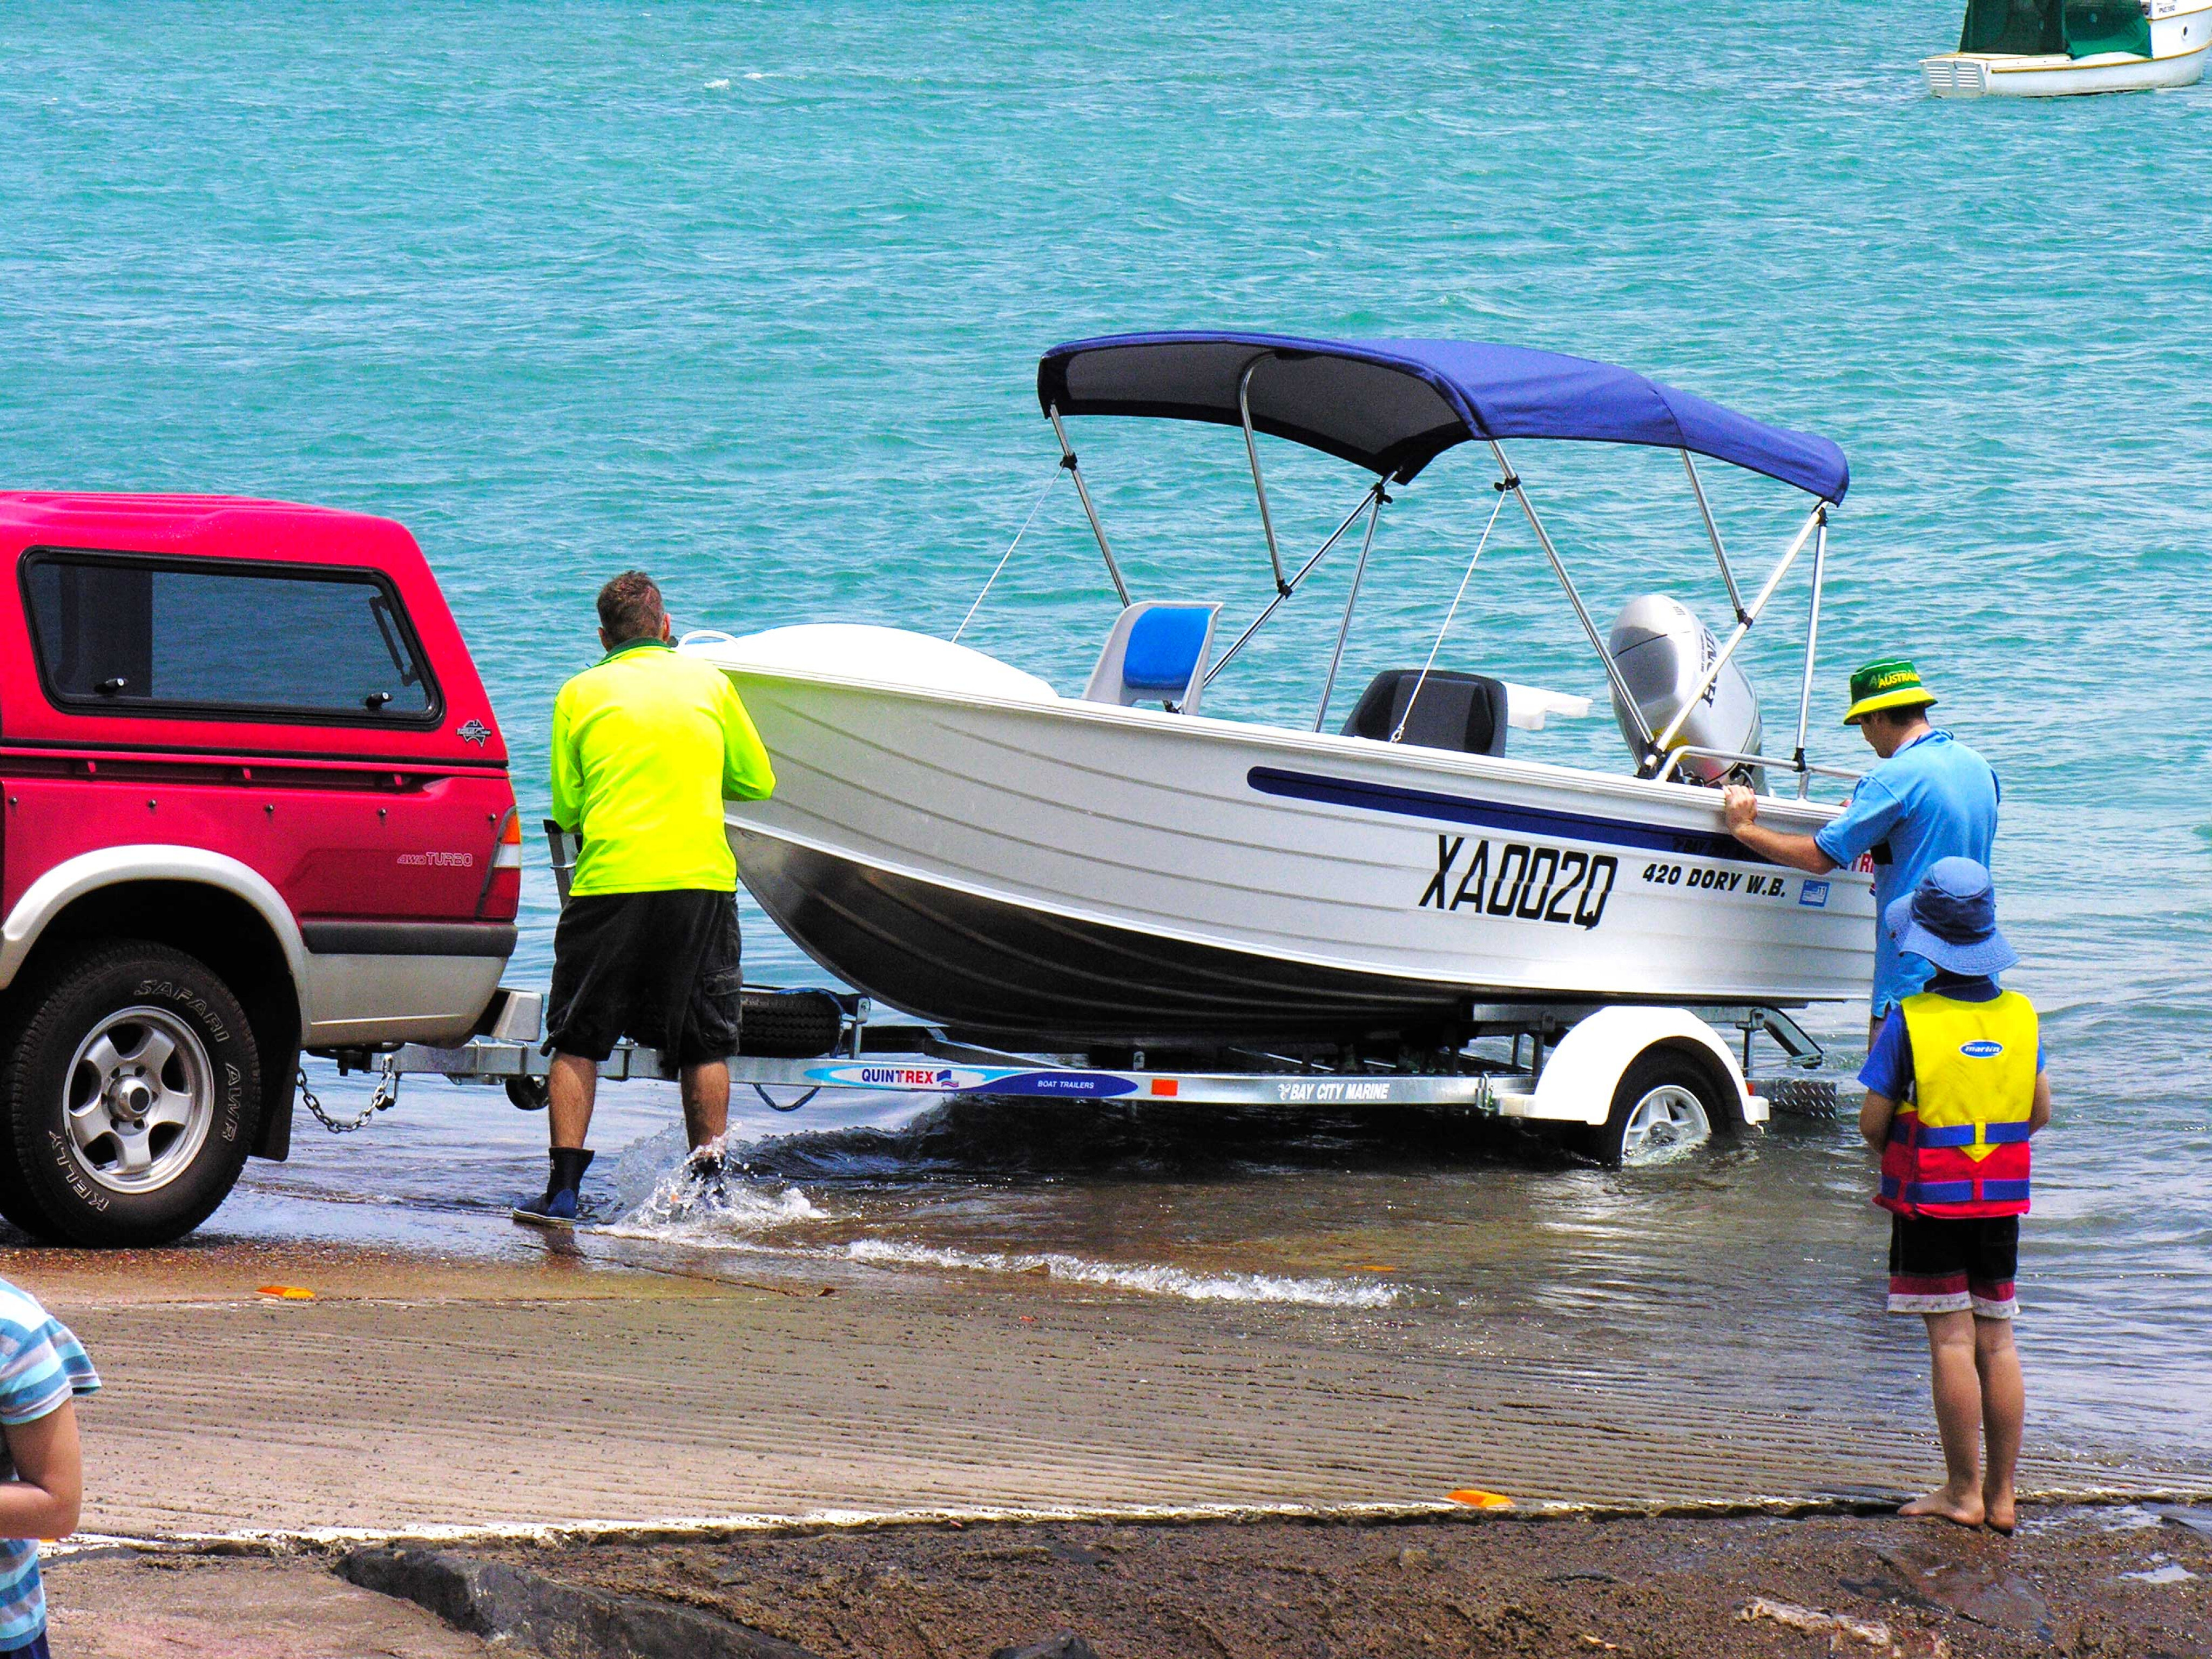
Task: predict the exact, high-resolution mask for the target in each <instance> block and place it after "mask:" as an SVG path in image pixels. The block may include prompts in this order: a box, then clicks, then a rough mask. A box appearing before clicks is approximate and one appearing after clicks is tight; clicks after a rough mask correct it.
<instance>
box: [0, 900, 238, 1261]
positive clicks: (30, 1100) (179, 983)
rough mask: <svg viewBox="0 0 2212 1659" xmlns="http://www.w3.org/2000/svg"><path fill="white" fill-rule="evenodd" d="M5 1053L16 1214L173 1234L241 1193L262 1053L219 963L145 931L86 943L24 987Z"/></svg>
mask: <svg viewBox="0 0 2212 1659" xmlns="http://www.w3.org/2000/svg"><path fill="white" fill-rule="evenodd" d="M18 1006H19V1013H18V1018H17V1022H16V1023H15V1033H16V1041H15V1042H14V1043H13V1044H12V1045H11V1046H10V1051H9V1053H8V1054H7V1055H6V1056H5V1057H4V1060H0V1065H4V1072H0V1154H4V1156H0V1164H6V1165H8V1166H10V1167H9V1168H8V1169H7V1170H6V1174H5V1176H4V1178H0V1211H4V1212H5V1213H6V1215H7V1217H8V1218H9V1220H10V1221H12V1222H14V1223H15V1225H17V1226H19V1227H21V1228H22V1229H23V1230H24V1231H27V1232H30V1233H33V1234H36V1235H37V1236H38V1237H41V1238H46V1239H50V1240H52V1241H54V1242H56V1243H64V1244H77V1245H89V1246H93V1247H95V1248H101V1249H114V1248H119V1247H123V1246H127V1245H143V1244H166V1243H169V1242H170V1241H171V1240H173V1239H177V1238H180V1237H183V1236H184V1235H185V1234H186V1233H188V1232H190V1231H191V1230H192V1229H193V1228H195V1227H197V1226H198V1225H200V1223H201V1222H203V1221H204V1220H206V1219H207V1218H208V1217H209V1216H210V1215H212V1214H213V1213H214V1212H215V1210H216V1206H218V1205H220V1204H221V1203H222V1200H224V1199H225V1198H227V1197H228V1196H229V1194H230V1189H231V1188H232V1187H233V1186H234V1184H235V1183H236V1182H237V1180H238V1174H239V1170H240V1169H241V1168H243V1167H244V1165H245V1163H246V1148H247V1146H249V1144H250V1143H251V1142H252V1131H253V1127H254V1125H253V1120H254V1116H255V1114H256V1110H257V1103H258V1101H259V1100H260V1098H261V1060H260V1054H259V1051H258V1048H256V1046H255V1043H254V1040H253V1030H252V1026H251V1025H249V1024H247V1023H246V1011H245V1009H243V1008H242V1007H240V1006H239V1001H238V999H237V997H236V996H234V994H232V993H231V990H230V987H228V986H227V985H225V984H224V983H223V982H222V980H221V979H220V978H218V977H217V976H216V975H215V974H214V973H213V972H212V971H210V969H209V968H208V967H207V965H206V964H205V963H201V962H198V961H197V960H195V959H194V958H193V957H189V956H187V955H185V953H184V952H183V951H176V950H172V949H170V948H169V947H168V946H167V945H155V944H151V943H149V942H145V941H143V940H118V941H116V942H114V943H112V944H106V945H86V946H80V947H76V948H73V949H71V950H70V951H66V952H65V953H64V954H63V955H61V956H60V957H57V958H56V959H54V960H53V961H52V962H51V963H48V964H47V965H46V969H45V970H44V971H43V972H41V973H40V974H39V975H37V977H36V979H35V980H34V981H33V983H32V984H30V985H28V986H26V987H21V1002H20V1004H19V1005H18Z"/></svg>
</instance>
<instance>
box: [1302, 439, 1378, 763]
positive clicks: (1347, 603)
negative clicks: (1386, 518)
mask: <svg viewBox="0 0 2212 1659" xmlns="http://www.w3.org/2000/svg"><path fill="white" fill-rule="evenodd" d="M1388 482H1389V480H1388V479H1384V478H1377V479H1376V481H1375V488H1374V489H1372V490H1371V491H1370V492H1369V494H1368V501H1369V507H1368V509H1367V533H1366V534H1365V535H1364V536H1363V537H1361V538H1360V540H1359V562H1358V564H1356V565H1354V566H1353V567H1352V592H1349V593H1347V594H1346V595H1345V596H1344V622H1343V623H1342V625H1341V626H1340V627H1339V628H1338V629H1337V630H1336V649H1335V650H1334V651H1333V652H1331V653H1329V659H1328V678H1327V679H1325V680H1323V681H1322V683H1321V707H1320V708H1317V709H1316V710H1315V711H1314V727H1313V729H1314V730H1315V731H1316V732H1318V731H1320V730H1321V729H1322V726H1326V725H1327V724H1328V700H1329V698H1330V697H1331V696H1334V694H1335V691H1336V671H1337V669H1338V667H1339V666H1340V665H1342V663H1343V661H1344V642H1345V641H1346V639H1348V638H1349V637H1350V636H1351V634H1352V608H1353V607H1354V606H1356V605H1358V603H1359V583H1360V579H1361V578H1363V577H1364V576H1365V575H1366V574H1367V555H1368V552H1369V550H1370V549H1371V548H1373V547H1374V545H1375V526H1376V520H1379V519H1381V518H1382V516H1383V507H1384V506H1385V505H1386V504H1387V503H1388V502H1389V499H1390V498H1389V495H1385V494H1384V493H1383V485H1384V484H1385V483H1388ZM1353 511H1354V512H1357V511H1358V508H1356V507H1355V508H1354V509H1353Z"/></svg>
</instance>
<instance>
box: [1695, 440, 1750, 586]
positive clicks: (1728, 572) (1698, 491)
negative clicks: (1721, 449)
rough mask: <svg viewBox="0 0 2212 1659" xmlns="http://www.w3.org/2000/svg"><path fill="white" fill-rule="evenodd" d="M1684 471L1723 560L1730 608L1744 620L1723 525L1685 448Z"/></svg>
mask: <svg viewBox="0 0 2212 1659" xmlns="http://www.w3.org/2000/svg"><path fill="white" fill-rule="evenodd" d="M1681 456H1682V471H1685V472H1686V473H1688V474H1689V475H1690V493H1691V494H1692V495H1695V496H1696V497H1697V498H1698V516H1699V517H1700V518H1702V519H1703V520H1705V535H1706V536H1707V538H1709V539H1711V542H1712V544H1713V556H1714V557H1715V558H1717V559H1718V560H1719V561H1720V562H1721V580H1723V581H1724V582H1726V583H1727V584H1728V591H1729V610H1731V611H1735V619H1736V620H1737V621H1738V622H1741V621H1742V620H1743V595H1742V593H1741V592H1739V591H1737V588H1736V585H1735V571H1734V570H1733V569H1731V568H1729V562H1728V550H1727V549H1726V548H1724V547H1723V546H1722V545H1721V527H1720V526H1718V525H1717V524H1715V523H1714V522H1713V509H1712V508H1711V507H1710V506H1708V505H1707V504H1706V501H1705V484H1704V483H1703V482H1702V481H1701V480H1700V479H1699V477H1698V464H1697V463H1696V462H1695V461H1693V460H1692V459H1690V452H1689V451H1688V450H1683V451H1682V452H1681Z"/></svg>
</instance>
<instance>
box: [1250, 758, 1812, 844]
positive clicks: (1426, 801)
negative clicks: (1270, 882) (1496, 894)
mask: <svg viewBox="0 0 2212 1659" xmlns="http://www.w3.org/2000/svg"><path fill="white" fill-rule="evenodd" d="M1245 781H1246V782H1248V783H1249V784H1250V785H1251V786H1252V787H1254V788H1255V789H1256V790H1258V791H1259V792H1260V793H1261V794H1263V795H1283V796H1287V797H1288V798H1289V799H1292V800H1311V801H1321V802H1323V803H1326V804H1327V805H1331V806H1353V807H1360V808H1364V810H1366V811H1370V812H1392V813H1395V814H1397V815H1398V816H1399V817H1409V818H1442V819H1443V820H1444V821H1445V822H1447V823H1468V824H1474V825H1476V826H1478V827H1479V828H1481V829H1502V830H1504V831H1505V832H1506V833H1507V834H1509V835H1522V836H1561V837H1564V838H1565V839H1567V840H1571V841H1589V842H1599V843H1601V844H1602V845H1604V846H1607V847H1633V848H1638V850H1640V851H1643V852H1649V853H1668V854H1674V856H1676V857H1678V858H1702V859H1728V860H1732V861H1733V862H1735V863H1737V864H1771V863H1772V862H1773V860H1771V859H1766V858H1762V857H1760V856H1759V854H1757V853H1754V852H1753V851H1752V850H1751V848H1748V847H1746V846H1745V845H1744V844H1743V843H1742V842H1740V841H1738V840H1737V839H1736V838H1735V836H1723V835H1717V834H1713V833H1711V832H1709V831H1706V830H1701V829H1669V828H1668V827H1666V826H1665V825H1663V824H1656V823H1623V822H1622V821H1621V820H1620V819H1619V818H1601V817H1594V816H1591V815H1589V814H1586V813H1582V812H1555V811H1548V810H1547V809H1545V808H1543V807H1536V806H1509V805H1505V804H1504V802H1502V801H1490V800H1470V799H1468V798H1467V797H1466V796H1464V795H1442V794H1438V793H1436V792H1435V791H1433V790H1429V789H1402V788H1400V787H1396V786H1395V785H1392V784H1382V783H1361V782H1358V781H1356V780H1354V779H1352V778H1328V777H1321V776H1318V775H1315V774H1313V773H1310V772H1285V771H1282V770H1280V769H1278V768H1276V767H1273V766H1255V767H1254V768H1253V769H1251V770H1250V771H1249V772H1248V773H1246V774H1245Z"/></svg>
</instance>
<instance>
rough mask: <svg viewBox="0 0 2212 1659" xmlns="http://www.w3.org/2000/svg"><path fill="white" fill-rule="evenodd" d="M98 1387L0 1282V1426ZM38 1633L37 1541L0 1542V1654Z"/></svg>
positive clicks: (76, 1347)
mask: <svg viewBox="0 0 2212 1659" xmlns="http://www.w3.org/2000/svg"><path fill="white" fill-rule="evenodd" d="M99 1386H100V1376H99V1374H98V1373H97V1372H95V1371H94V1370H93V1369H92V1361H91V1360H89V1359H88V1358H85V1352H84V1349H83V1347H82V1345H81V1344H80V1343H79V1342H78V1341H77V1340H76V1336H75V1334H72V1333H71V1332H70V1328H69V1327H68V1326H66V1325H64V1324H63V1323H62V1322H60V1321H58V1320H57V1319H56V1318H54V1316H52V1315H51V1314H49V1313H48V1312H47V1311H46V1310H45V1309H44V1308H42V1307H40V1305H39V1304H38V1301H37V1299H36V1298H35V1297H32V1296H30V1295H29V1294H28V1293H27V1292H25V1291H20V1290H17V1289H16V1288H15V1286H14V1285H10V1284H9V1282H8V1281H7V1280H6V1279H0V1425H6V1426H7V1427H9V1428H15V1427H16V1426H17V1425H21V1424H24V1423H35V1422H37V1421H38V1420H39V1419H40V1418H42V1417H48V1416H51V1415H52V1414H53V1413H55V1412H57V1411H58V1410H60V1409H61V1407H63V1406H64V1405H66V1404H67V1403H68V1402H69V1401H70V1399H71V1398H72V1397H74V1396H75V1395H81V1394H90V1393H91V1392H92V1391H93V1390H94V1389H97V1388H98V1387H99ZM14 1479H15V1464H14V1462H12V1461H11V1460H10V1459H9V1458H8V1457H6V1456H5V1455H0V1480H14ZM45 1632H46V1587H45V1586H44V1585H43V1584H41V1583H40V1582H39V1541H38V1540H37V1539H35V1538H0V1653H4V1652H5V1651H6V1650H9V1649H10V1648H21V1647H28V1646H29V1645H30V1644H32V1643H33V1641H35V1640H37V1639H38V1638H39V1637H40V1636H41V1635H43V1634H44V1633H45Z"/></svg>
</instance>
